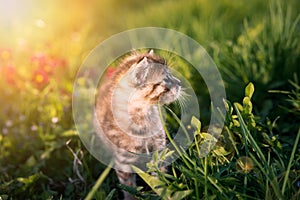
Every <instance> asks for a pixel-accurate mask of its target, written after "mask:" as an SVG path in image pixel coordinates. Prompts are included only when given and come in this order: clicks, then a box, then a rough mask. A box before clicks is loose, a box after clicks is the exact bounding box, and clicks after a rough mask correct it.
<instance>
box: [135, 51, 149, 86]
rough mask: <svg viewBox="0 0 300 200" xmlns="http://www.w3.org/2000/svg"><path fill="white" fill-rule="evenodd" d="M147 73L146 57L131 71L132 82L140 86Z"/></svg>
mask: <svg viewBox="0 0 300 200" xmlns="http://www.w3.org/2000/svg"><path fill="white" fill-rule="evenodd" d="M148 71H149V62H148V59H147V57H144V58H143V60H141V61H140V62H139V63H138V64H137V65H136V66H135V67H134V69H133V71H132V79H133V82H134V83H135V84H137V85H140V84H142V83H143V82H144V81H145V80H146V77H147V74H148Z"/></svg>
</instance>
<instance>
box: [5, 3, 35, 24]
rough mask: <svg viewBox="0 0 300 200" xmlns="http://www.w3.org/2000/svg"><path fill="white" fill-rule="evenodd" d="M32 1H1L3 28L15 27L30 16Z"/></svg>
mask: <svg viewBox="0 0 300 200" xmlns="http://www.w3.org/2000/svg"><path fill="white" fill-rule="evenodd" d="M31 8H32V2H31V1H28V0H27V1H21V0H0V20H1V25H2V26H3V25H4V26H15V25H17V24H19V23H22V22H24V20H26V18H28V17H29V16H30V13H31V12H30V9H31Z"/></svg>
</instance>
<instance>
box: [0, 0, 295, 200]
mask: <svg viewBox="0 0 300 200" xmlns="http://www.w3.org/2000/svg"><path fill="white" fill-rule="evenodd" d="M299 10H300V3H299V1H297V0H288V1H284V0H269V1H260V0H254V1H251V3H250V2H249V1H244V0H242V1H240V0H231V1H230V0H224V1H218V0H210V1H207V0H190V1H184V0H176V1H171V0H166V1H160V0H154V1H151V2H150V1H149V2H145V1H138V0H129V1H126V2H125V1H119V0H112V1H109V0H103V1H96V0H91V1H89V2H88V3H87V1H82V0H76V1H71V0H66V1H58V0H55V1H49V2H47V1H45V2H33V1H30V0H26V1H22V2H21V1H17V0H13V1H6V0H3V1H0V16H1V18H0V24H1V26H0V76H1V78H0V91H1V98H0V105H1V106H0V200H9V199H48V200H50V199H107V200H109V199H116V198H117V197H118V195H119V193H120V191H121V190H122V189H124V190H126V191H128V192H130V193H132V194H133V195H135V196H136V198H138V199H176V200H177V199H282V200H284V199H295V200H296V199H300V143H299V138H300V41H299V40H300V37H299V36H300V15H299ZM147 26H154V27H164V28H170V29H174V30H177V31H180V32H182V33H184V34H186V35H188V36H189V37H191V38H193V39H194V40H196V41H197V42H199V43H200V44H201V45H202V46H203V47H204V48H205V49H206V50H207V52H208V54H209V55H210V56H211V57H212V59H213V61H214V62H215V63H216V65H217V67H218V69H219V71H220V73H221V75H222V78H223V81H224V85H225V89H226V99H224V105H225V108H226V114H225V116H224V117H225V125H224V127H223V128H222V134H221V136H220V137H219V138H215V137H214V136H213V133H211V132H208V131H207V129H206V126H207V125H208V124H209V119H210V114H211V112H212V111H211V109H210V99H209V94H208V92H207V89H206V87H205V84H204V83H203V80H202V79H199V77H198V76H197V75H195V74H194V73H192V72H191V71H189V68H188V67H185V65H186V63H184V62H183V61H178V62H180V64H181V66H183V68H182V69H181V70H182V71H181V72H182V73H183V74H185V75H186V78H187V79H188V80H189V82H190V83H191V85H192V86H193V88H194V89H195V92H196V95H197V97H198V99H199V103H200V104H201V116H200V118H199V119H197V118H192V119H191V123H190V126H189V127H188V128H187V130H186V131H189V132H192V133H193V135H194V141H193V143H192V145H190V146H189V147H188V149H186V150H185V151H183V150H181V148H180V147H178V148H176V152H170V151H166V152H165V154H162V155H161V156H160V157H159V156H158V155H155V156H154V157H153V160H154V161H157V162H153V163H149V164H148V171H141V170H140V169H138V168H135V170H136V172H139V177H140V179H141V182H143V183H142V185H141V186H140V187H136V188H135V187H127V186H124V185H120V184H119V183H118V180H117V178H116V175H115V173H114V171H113V170H111V169H110V168H109V167H107V166H106V165H103V164H102V163H101V162H99V161H98V160H97V159H95V158H94V157H93V156H92V155H91V154H90V153H89V152H88V151H87V149H86V148H85V146H84V145H83V143H82V141H81V140H80V138H79V136H78V132H77V129H76V127H75V124H74V121H73V115H72V95H73V94H72V92H73V86H74V81H75V77H76V73H77V71H78V69H79V68H80V66H81V64H82V63H83V62H84V59H85V58H86V56H87V55H88V54H89V52H90V51H91V50H92V49H93V48H94V47H95V46H96V45H98V44H99V43H100V42H102V41H103V40H105V39H107V38H108V37H110V36H111V35H113V34H116V33H119V32H121V31H125V30H128V29H131V28H137V27H147ZM81 81H83V82H85V81H88V80H81ZM203 91H204V92H203ZM169 118H170V119H169V120H168V122H169V123H170V124H169V127H171V130H169V131H170V132H172V128H174V127H178V126H179V121H178V120H176V119H177V118H176V115H173V114H172V113H171V114H170V116H169ZM216 128H220V127H216ZM170 140H172V138H170ZM210 142H211V143H216V145H215V146H214V147H210V146H207V149H204V152H203V149H200V148H199V146H200V145H202V144H203V143H208V144H209V143H210ZM206 151H209V153H208V154H207V155H206ZM172 154H178V155H180V156H179V158H178V159H177V160H176V161H175V162H174V163H172V164H171V165H170V168H169V172H168V173H163V172H160V171H159V162H158V161H163V160H166V159H167V158H168V157H171V156H172ZM204 154H205V155H206V156H203V155H204ZM148 172H156V173H157V176H151V175H150V174H151V173H148ZM142 180H143V181H142Z"/></svg>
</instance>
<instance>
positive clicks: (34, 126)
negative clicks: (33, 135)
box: [30, 125, 38, 131]
mask: <svg viewBox="0 0 300 200" xmlns="http://www.w3.org/2000/svg"><path fill="white" fill-rule="evenodd" d="M37 129H38V127H37V126H36V125H32V126H31V127H30V130H32V131H36V130H37Z"/></svg>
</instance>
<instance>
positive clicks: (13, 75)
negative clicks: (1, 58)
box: [0, 65, 18, 85]
mask: <svg viewBox="0 0 300 200" xmlns="http://www.w3.org/2000/svg"><path fill="white" fill-rule="evenodd" d="M0 69H1V70H0V73H1V74H2V75H1V76H2V77H4V78H5V80H6V82H7V83H8V84H11V85H13V84H15V83H16V80H17V76H18V75H17V72H16V69H15V67H14V66H12V65H7V66H3V67H1V68H0Z"/></svg>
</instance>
